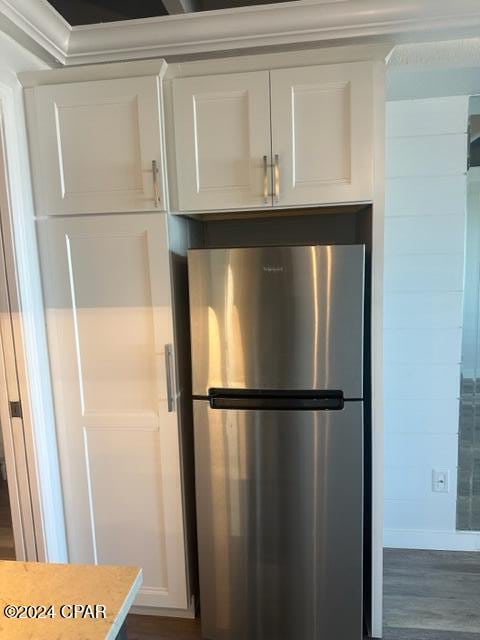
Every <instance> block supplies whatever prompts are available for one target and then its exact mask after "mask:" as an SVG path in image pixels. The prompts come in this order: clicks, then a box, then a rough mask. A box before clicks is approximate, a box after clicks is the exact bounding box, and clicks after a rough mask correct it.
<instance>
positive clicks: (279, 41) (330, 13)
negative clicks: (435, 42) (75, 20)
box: [67, 0, 480, 64]
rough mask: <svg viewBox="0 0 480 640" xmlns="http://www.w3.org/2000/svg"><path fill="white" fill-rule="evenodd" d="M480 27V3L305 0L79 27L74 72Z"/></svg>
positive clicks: (71, 60)
mask: <svg viewBox="0 0 480 640" xmlns="http://www.w3.org/2000/svg"><path fill="white" fill-rule="evenodd" d="M475 27H477V28H478V27H480V2H478V0H455V1H454V2H452V0H333V1H323V2H318V1H316V2H315V1H312V0H300V1H297V2H285V3H280V4H272V5H259V6H249V7H241V8H236V9H227V10H222V11H208V12H199V13H190V14H183V15H172V16H161V17H158V18H147V19H143V20H130V21H125V22H110V23H104V24H98V25H92V26H86V27H83V26H82V27H74V28H73V29H72V34H71V37H70V45H69V49H68V57H67V64H85V63H90V62H105V61H112V60H125V59H135V58H143V57H154V56H160V57H163V58H167V59H168V58H171V57H178V56H192V55H198V54H208V53H214V52H220V51H222V52H226V51H234V50H240V49H252V48H259V47H272V46H279V45H291V44H294V43H295V44H299V43H315V42H317V43H318V42H326V41H339V40H341V41H345V40H347V39H350V40H353V39H356V40H357V41H358V39H360V38H365V37H370V38H371V37H372V36H385V35H388V36H392V35H402V34H411V33H412V32H416V33H419V32H424V33H431V32H432V31H435V30H450V31H452V30H454V29H456V30H458V29H462V28H468V29H473V28H475Z"/></svg>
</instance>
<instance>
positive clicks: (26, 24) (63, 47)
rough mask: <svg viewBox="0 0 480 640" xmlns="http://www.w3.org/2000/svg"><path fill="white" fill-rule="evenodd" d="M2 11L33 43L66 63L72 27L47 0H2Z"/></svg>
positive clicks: (57, 59)
mask: <svg viewBox="0 0 480 640" xmlns="http://www.w3.org/2000/svg"><path fill="white" fill-rule="evenodd" d="M0 14H1V16H2V18H3V19H4V20H7V21H8V22H9V23H10V24H11V25H13V26H14V27H15V28H16V29H18V30H19V31H20V32H21V33H23V34H24V35H25V36H26V37H27V38H28V39H29V40H30V41H31V43H33V44H34V45H36V46H37V47H38V46H39V47H40V48H41V49H42V50H43V51H45V52H46V53H47V54H48V55H49V56H52V57H53V58H54V59H55V60H56V61H58V62H60V63H62V64H65V63H66V61H67V55H68V44H69V40H70V34H71V31H72V28H71V27H70V25H69V24H68V22H66V21H65V20H64V19H63V18H62V16H61V15H60V14H59V13H58V12H57V11H55V9H54V8H53V7H52V5H51V4H49V3H48V2H46V0H34V1H33V2H32V0H0ZM22 44H26V45H27V48H28V43H25V42H22Z"/></svg>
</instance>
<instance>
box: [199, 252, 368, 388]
mask: <svg viewBox="0 0 480 640" xmlns="http://www.w3.org/2000/svg"><path fill="white" fill-rule="evenodd" d="M188 267H189V290H190V320H191V337H192V363H193V393H194V395H199V396H205V395H207V393H208V389H209V388H211V387H222V388H227V387H230V388H250V389H279V390H281V389H342V390H343V392H344V395H345V398H362V397H363V387H362V371H363V322H364V321H363V315H364V311H363V306H364V247H363V245H350V246H309V247H260V248H248V249H211V250H204V249H201V250H193V251H189V254H188Z"/></svg>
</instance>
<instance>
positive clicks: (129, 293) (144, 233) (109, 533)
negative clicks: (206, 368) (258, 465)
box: [39, 214, 188, 608]
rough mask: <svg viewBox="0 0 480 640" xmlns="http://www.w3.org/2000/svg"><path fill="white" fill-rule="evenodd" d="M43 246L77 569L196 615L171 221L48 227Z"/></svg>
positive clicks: (149, 602) (128, 219)
mask: <svg viewBox="0 0 480 640" xmlns="http://www.w3.org/2000/svg"><path fill="white" fill-rule="evenodd" d="M39 237H40V246H41V255H42V268H43V279H44V286H45V302H46V314H47V326H48V335H49V347H50V354H51V367H52V378H53V383H54V394H55V408H56V415H57V430H58V441H59V451H60V460H61V469H62V484H63V488H64V506H65V517H66V523H67V537H68V547H69V557H70V561H72V562H80V563H101V564H131V565H139V566H142V567H143V569H144V583H143V587H142V589H141V591H140V595H139V597H138V599H137V602H136V603H137V604H138V605H145V606H154V607H179V608H186V607H187V606H188V603H187V586H186V567H185V547H184V524H183V513H182V486H181V475H180V451H179V438H178V424H177V415H176V413H175V412H168V408H167V388H166V377H165V375H164V367H165V345H166V344H169V343H172V342H173V326H172V309H171V292H170V279H169V257H168V242H167V228H166V220H165V215H164V214H162V215H159V216H147V215H133V216H106V217H105V218H97V217H93V218H76V219H73V218H70V219H58V218H57V219H49V220H43V221H40V222H39ZM172 377H173V376H172Z"/></svg>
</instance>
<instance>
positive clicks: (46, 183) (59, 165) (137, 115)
mask: <svg viewBox="0 0 480 640" xmlns="http://www.w3.org/2000/svg"><path fill="white" fill-rule="evenodd" d="M34 103H35V107H34V109H35V122H33V123H32V122H30V126H31V127H32V128H33V130H34V138H35V142H36V144H35V145H34V149H35V152H36V157H35V166H36V169H35V178H36V180H35V192H36V196H37V215H42V216H46V215H56V214H62V215H63V214H69V213H103V212H107V213H108V212H115V211H122V212H123V211H143V210H152V209H154V208H157V205H158V208H162V209H165V208H166V206H165V198H164V192H165V191H164V175H163V167H162V160H163V158H162V152H161V151H162V139H161V123H160V118H161V86H160V80H159V78H158V77H156V76H152V77H139V78H127V79H118V80H105V81H94V82H78V83H72V84H58V85H49V86H41V87H37V88H35V90H34ZM153 161H155V162H156V164H157V168H158V172H157V173H155V174H154V172H153V170H152V162H153ZM154 178H155V179H156V180H157V187H155V185H154ZM156 198H157V200H158V202H157V203H156Z"/></svg>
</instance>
